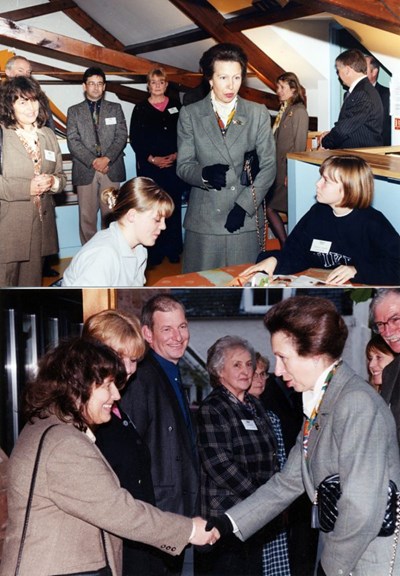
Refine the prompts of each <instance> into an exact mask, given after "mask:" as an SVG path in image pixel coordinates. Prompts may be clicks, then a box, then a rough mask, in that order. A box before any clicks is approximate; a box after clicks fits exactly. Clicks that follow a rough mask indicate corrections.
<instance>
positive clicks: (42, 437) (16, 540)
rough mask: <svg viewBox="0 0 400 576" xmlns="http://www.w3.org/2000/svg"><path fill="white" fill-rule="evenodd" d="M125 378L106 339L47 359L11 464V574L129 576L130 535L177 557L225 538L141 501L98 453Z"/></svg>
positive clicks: (32, 388) (6, 563) (66, 347)
mask: <svg viewBox="0 0 400 576" xmlns="http://www.w3.org/2000/svg"><path fill="white" fill-rule="evenodd" d="M125 381H126V371H125V369H124V366H123V364H122V362H121V360H120V359H119V358H118V356H117V355H116V354H115V353H114V352H113V351H112V350H111V349H110V348H108V347H107V346H105V345H103V344H100V343H97V342H96V341H86V340H84V339H74V340H70V341H66V342H63V343H62V344H60V345H59V346H58V347H57V348H55V349H54V350H52V351H50V352H48V353H47V354H46V355H45V356H44V357H43V358H42V360H41V361H40V364H39V370H38V374H37V377H36V379H35V380H34V381H33V382H32V383H31V384H30V385H28V386H27V387H26V388H25V391H24V396H25V411H24V412H25V416H26V418H27V420H28V423H27V424H26V425H25V427H24V429H23V430H22V432H21V435H20V437H19V439H18V441H17V443H16V445H15V447H14V450H13V452H12V454H11V457H10V460H9V465H8V474H9V478H8V493H7V503H8V525H7V532H6V539H5V542H4V548H3V556H2V561H1V566H0V574H1V576H9V575H10V574H14V573H15V574H18V575H19V576H28V575H29V576H43V574H77V575H78V574H81V573H84V574H87V575H88V576H103V575H104V576H111V575H112V576H121V574H122V571H121V561H122V547H121V540H120V538H129V539H131V540H137V541H138V542H143V543H146V544H151V545H152V546H155V547H156V548H158V549H159V550H160V551H165V552H168V553H169V554H172V555H175V554H179V553H180V552H181V551H182V550H183V548H184V547H185V546H186V545H187V544H188V542H189V541H191V542H193V543H194V544H196V543H197V544H200V545H201V544H204V543H210V542H214V541H215V540H216V538H217V537H218V533H212V532H207V533H206V532H205V531H204V521H203V520H201V519H200V518H194V519H193V520H191V519H189V518H184V517H182V516H177V515H175V514H171V513H166V512H161V511H159V510H157V509H156V508H154V507H153V506H151V505H150V504H147V503H144V502H141V501H139V500H135V499H134V498H132V496H131V495H130V494H129V493H128V492H127V491H126V490H125V489H123V488H121V487H120V484H119V481H118V479H117V477H116V475H115V474H114V472H113V470H112V468H111V467H110V465H109V464H108V462H107V461H106V460H105V459H104V458H103V456H102V455H101V453H100V451H99V449H98V448H97V447H96V445H95V437H94V434H93V431H94V430H95V429H96V427H97V426H99V425H100V424H105V423H106V422H109V421H110V419H111V414H112V409H113V406H114V402H117V401H118V400H119V398H120V393H119V389H120V388H121V387H122V386H124V384H125ZM29 495H31V497H30V496H29ZM24 527H25V528H24ZM21 535H22V536H21Z"/></svg>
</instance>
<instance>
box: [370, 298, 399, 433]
mask: <svg viewBox="0 0 400 576" xmlns="http://www.w3.org/2000/svg"><path fill="white" fill-rule="evenodd" d="M370 313H371V314H370V315H371V320H372V330H373V331H374V332H375V333H376V334H380V335H381V336H382V338H383V339H384V340H385V342H386V344H387V345H388V346H389V347H390V348H391V349H392V350H393V352H394V353H395V354H397V356H396V358H395V359H394V360H393V362H391V363H390V364H388V366H386V368H385V369H384V370H383V378H382V389H381V395H382V397H383V399H384V400H385V401H386V402H387V403H388V404H389V406H390V409H391V410H392V412H393V415H394V419H395V420H396V425H397V438H398V440H399V444H400V288H380V289H378V290H377V292H376V295H375V296H374V298H373V300H372V302H371V308H370Z"/></svg>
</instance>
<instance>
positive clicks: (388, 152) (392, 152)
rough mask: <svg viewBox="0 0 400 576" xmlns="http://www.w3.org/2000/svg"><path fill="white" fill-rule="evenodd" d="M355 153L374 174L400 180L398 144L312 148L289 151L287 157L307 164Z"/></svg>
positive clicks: (399, 151)
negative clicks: (339, 148) (344, 148)
mask: <svg viewBox="0 0 400 576" xmlns="http://www.w3.org/2000/svg"><path fill="white" fill-rule="evenodd" d="M345 154H355V155H356V156H360V157H361V158H363V159H364V160H366V161H367V162H368V163H369V164H370V166H371V168H372V172H373V173H374V174H375V175H376V176H385V177H386V178H393V179H395V180H400V146H386V147H384V146H383V147H380V148H358V149H352V150H320V149H318V150H313V151H312V152H291V153H290V154H288V158H290V159H292V160H300V161H302V162H307V163H309V164H322V162H323V161H324V160H325V159H326V158H328V157H329V156H332V155H338V156H339V155H345Z"/></svg>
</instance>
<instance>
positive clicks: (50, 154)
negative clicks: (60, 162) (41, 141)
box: [44, 150, 56, 162]
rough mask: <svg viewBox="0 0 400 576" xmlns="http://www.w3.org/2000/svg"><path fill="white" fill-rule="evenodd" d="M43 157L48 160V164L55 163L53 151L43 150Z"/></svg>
mask: <svg viewBox="0 0 400 576" xmlns="http://www.w3.org/2000/svg"><path fill="white" fill-rule="evenodd" d="M44 157H45V158H46V160H49V161H50V162H55V161H56V155H55V153H54V152H53V150H45V151H44Z"/></svg>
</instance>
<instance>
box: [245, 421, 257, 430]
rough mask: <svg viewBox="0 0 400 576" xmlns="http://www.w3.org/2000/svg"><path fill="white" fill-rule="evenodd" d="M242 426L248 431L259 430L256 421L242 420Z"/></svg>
mask: <svg viewBox="0 0 400 576" xmlns="http://www.w3.org/2000/svg"><path fill="white" fill-rule="evenodd" d="M242 424H243V426H244V427H245V429H246V430H258V428H257V425H256V423H255V422H254V420H242Z"/></svg>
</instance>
